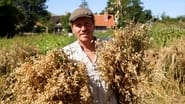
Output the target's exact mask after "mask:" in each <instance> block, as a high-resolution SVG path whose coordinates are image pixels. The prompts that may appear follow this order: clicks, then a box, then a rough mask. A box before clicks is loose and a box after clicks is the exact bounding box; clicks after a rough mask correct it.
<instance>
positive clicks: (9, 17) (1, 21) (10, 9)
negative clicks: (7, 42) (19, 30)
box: [0, 0, 22, 38]
mask: <svg viewBox="0 0 185 104" xmlns="http://www.w3.org/2000/svg"><path fill="white" fill-rule="evenodd" d="M21 16H22V14H21V12H20V10H19V9H18V8H17V7H16V6H15V5H14V2H13V0H1V1H0V36H1V37H5V36H7V38H10V37H13V36H14V35H15V33H16V25H17V24H18V23H19V21H20V19H21Z"/></svg>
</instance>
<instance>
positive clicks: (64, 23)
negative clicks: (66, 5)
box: [61, 13, 71, 32]
mask: <svg viewBox="0 0 185 104" xmlns="http://www.w3.org/2000/svg"><path fill="white" fill-rule="evenodd" d="M70 15H71V14H70V13H67V14H66V15H63V16H61V23H62V27H63V29H64V30H65V31H66V32H71V28H70V25H69V17H70Z"/></svg>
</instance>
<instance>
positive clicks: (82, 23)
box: [71, 17, 94, 42]
mask: <svg viewBox="0 0 185 104" xmlns="http://www.w3.org/2000/svg"><path fill="white" fill-rule="evenodd" d="M71 29H72V31H73V33H74V34H75V35H76V37H77V39H78V40H79V41H81V42H85V41H91V40H92V39H93V31H94V23H93V21H92V19H91V18H87V17H81V18H78V19H77V20H75V21H74V22H73V23H72V24H71Z"/></svg>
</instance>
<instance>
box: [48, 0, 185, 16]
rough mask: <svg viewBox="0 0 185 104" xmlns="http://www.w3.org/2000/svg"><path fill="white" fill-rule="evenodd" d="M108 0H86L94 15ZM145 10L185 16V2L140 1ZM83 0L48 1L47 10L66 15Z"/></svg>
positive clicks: (184, 0) (157, 14) (171, 0)
mask: <svg viewBox="0 0 185 104" xmlns="http://www.w3.org/2000/svg"><path fill="white" fill-rule="evenodd" d="M107 1H108V0H86V2H88V6H89V8H90V9H91V10H92V11H93V12H94V13H100V12H101V11H102V10H104V9H105V7H106V6H107ZM140 1H141V2H142V3H143V5H142V6H143V7H144V9H149V10H151V11H152V15H153V16H155V17H160V16H161V15H162V14H163V13H165V15H167V16H170V17H178V16H182V15H183V16H184V15H185V0H140ZM81 2H82V0H48V1H47V2H46V5H47V6H48V8H47V10H48V11H50V12H51V13H53V14H55V15H64V14H65V13H67V12H72V11H73V10H74V9H76V8H78V7H79V5H80V4H81Z"/></svg>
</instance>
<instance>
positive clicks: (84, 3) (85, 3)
mask: <svg viewBox="0 0 185 104" xmlns="http://www.w3.org/2000/svg"><path fill="white" fill-rule="evenodd" d="M80 7H83V8H89V6H88V3H87V2H86V1H85V0H82V3H81V4H80Z"/></svg>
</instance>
